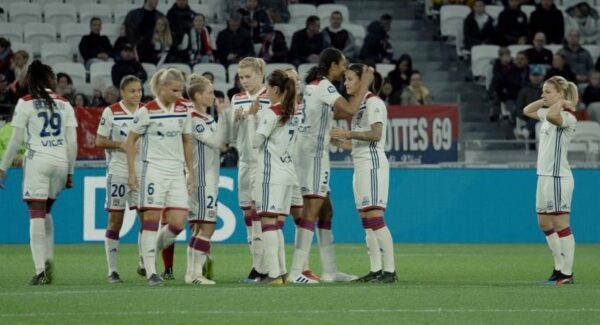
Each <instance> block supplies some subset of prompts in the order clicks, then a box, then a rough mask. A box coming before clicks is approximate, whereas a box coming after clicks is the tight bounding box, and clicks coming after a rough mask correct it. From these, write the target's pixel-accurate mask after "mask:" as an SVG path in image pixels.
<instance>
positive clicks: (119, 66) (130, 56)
mask: <svg viewBox="0 0 600 325" xmlns="http://www.w3.org/2000/svg"><path fill="white" fill-rule="evenodd" d="M134 51H135V49H134V48H133V44H130V43H126V44H124V45H123V49H122V50H121V55H120V56H121V59H120V60H117V62H115V65H113V67H112V70H111V72H110V75H111V79H112V84H113V86H115V87H119V86H120V84H121V79H123V77H125V76H127V75H133V76H136V77H138V78H140V80H141V81H142V83H144V82H145V81H146V79H148V75H147V74H146V70H144V66H143V65H142V64H141V63H140V62H139V61H138V60H137V59H136V57H135V52H134Z"/></svg>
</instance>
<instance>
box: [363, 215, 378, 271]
mask: <svg viewBox="0 0 600 325" xmlns="http://www.w3.org/2000/svg"><path fill="white" fill-rule="evenodd" d="M367 220H368V219H367V218H362V219H361V221H362V225H363V228H364V229H365V242H366V244H367V253H368V254H369V261H370V265H371V267H370V271H371V272H377V271H381V249H380V248H379V242H378V241H377V236H376V235H375V233H374V232H373V229H371V228H370V225H369V222H368V221H367Z"/></svg>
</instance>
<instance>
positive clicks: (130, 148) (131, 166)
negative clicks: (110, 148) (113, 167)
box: [125, 132, 140, 191]
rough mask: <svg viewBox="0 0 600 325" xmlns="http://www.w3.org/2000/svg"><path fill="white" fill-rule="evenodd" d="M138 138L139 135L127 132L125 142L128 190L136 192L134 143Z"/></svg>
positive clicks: (135, 152) (137, 187) (135, 151)
mask: <svg viewBox="0 0 600 325" xmlns="http://www.w3.org/2000/svg"><path fill="white" fill-rule="evenodd" d="M139 138H140V134H138V133H135V132H129V135H128V136H127V141H126V142H125V152H126V153H127V169H128V170H129V181H128V182H129V188H131V189H132V190H133V191H137V190H138V189H139V185H138V182H137V176H136V175H137V174H136V172H135V156H136V154H137V150H136V148H135V143H136V142H137V140H138V139H139Z"/></svg>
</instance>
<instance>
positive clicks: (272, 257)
mask: <svg viewBox="0 0 600 325" xmlns="http://www.w3.org/2000/svg"><path fill="white" fill-rule="evenodd" d="M262 231H263V232H262V236H263V240H264V245H265V246H264V256H263V259H264V264H265V270H264V272H265V273H268V274H269V277H270V278H276V277H278V276H281V271H280V269H279V253H278V252H279V238H278V237H277V226H276V225H264V226H263V228H262Z"/></svg>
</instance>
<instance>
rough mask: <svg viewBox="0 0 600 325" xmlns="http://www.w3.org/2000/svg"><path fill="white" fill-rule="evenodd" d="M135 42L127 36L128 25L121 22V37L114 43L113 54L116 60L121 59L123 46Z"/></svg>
mask: <svg viewBox="0 0 600 325" xmlns="http://www.w3.org/2000/svg"><path fill="white" fill-rule="evenodd" d="M127 43H129V44H133V43H134V42H133V40H129V39H128V38H127V27H126V26H125V24H121V29H120V30H119V37H117V39H116V40H115V44H114V45H113V55H114V58H115V60H117V61H118V60H120V59H121V51H122V50H123V46H124V45H125V44H127Z"/></svg>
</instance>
